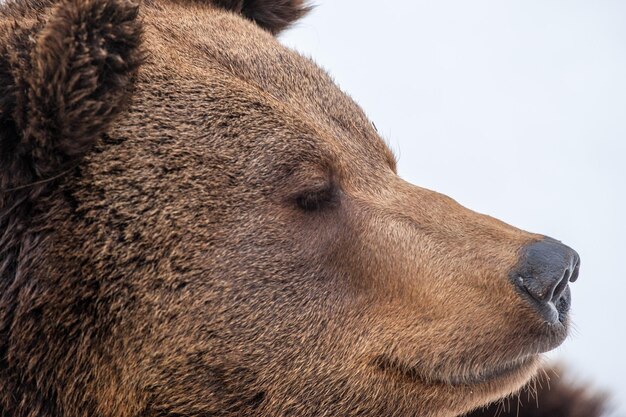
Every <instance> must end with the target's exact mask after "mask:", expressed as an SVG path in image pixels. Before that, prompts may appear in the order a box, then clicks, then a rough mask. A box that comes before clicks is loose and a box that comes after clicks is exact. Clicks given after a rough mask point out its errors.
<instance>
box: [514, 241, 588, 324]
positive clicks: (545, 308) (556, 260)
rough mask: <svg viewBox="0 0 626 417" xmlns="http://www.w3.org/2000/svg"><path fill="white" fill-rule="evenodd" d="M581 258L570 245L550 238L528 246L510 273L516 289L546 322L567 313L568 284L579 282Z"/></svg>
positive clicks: (556, 319) (568, 303)
mask: <svg viewBox="0 0 626 417" xmlns="http://www.w3.org/2000/svg"><path fill="white" fill-rule="evenodd" d="M579 268H580V257H579V256H578V253H576V251H574V250H573V249H572V248H570V247H569V246H566V245H564V244H562V243H561V242H558V241H556V240H554V239H551V238H545V239H544V240H542V241H539V242H534V243H531V244H529V245H527V246H526V247H525V248H524V249H523V250H522V258H521V259H520V263H519V264H518V268H517V269H516V271H514V273H513V276H512V278H513V280H514V282H515V284H516V285H517V286H518V288H519V289H520V290H521V291H522V292H523V293H525V294H527V295H528V297H526V298H528V299H529V301H530V303H531V304H532V305H533V307H534V308H535V309H536V310H537V311H538V312H539V314H540V315H541V316H542V317H543V318H544V319H545V320H546V321H547V322H548V323H556V322H557V321H558V320H559V315H560V314H565V313H567V311H568V310H569V305H570V294H569V288H568V285H567V284H568V283H569V282H570V281H571V282H574V281H576V279H578V271H579Z"/></svg>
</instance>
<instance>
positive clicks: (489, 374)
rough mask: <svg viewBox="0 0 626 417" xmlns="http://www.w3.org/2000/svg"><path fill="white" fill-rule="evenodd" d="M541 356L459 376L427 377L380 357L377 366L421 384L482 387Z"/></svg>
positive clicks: (413, 368) (439, 375)
mask: <svg viewBox="0 0 626 417" xmlns="http://www.w3.org/2000/svg"><path fill="white" fill-rule="evenodd" d="M538 356H539V355H530V356H526V357H523V358H519V359H516V360H512V361H510V362H506V363H504V364H500V365H498V366H494V367H489V366H485V367H484V368H483V369H481V370H480V371H477V372H467V373H464V374H461V373H460V374H457V375H445V374H430V375H425V374H424V373H423V372H421V371H420V369H419V368H418V367H413V366H410V365H407V364H405V363H403V362H401V361H400V360H397V359H393V358H388V357H383V356H380V357H378V358H377V360H376V364H377V366H378V367H379V368H380V369H381V370H384V371H388V372H393V373H394V374H397V375H401V376H402V377H404V378H408V379H410V380H413V381H415V382H418V383H420V384H426V385H435V384H445V385H452V386H463V385H480V384H485V383H489V382H493V381H495V380H498V379H504V378H506V377H509V376H511V375H513V374H515V373H517V372H519V371H520V370H522V369H524V368H526V367H527V366H531V365H532V364H533V363H534V362H535V361H536V360H537V359H538Z"/></svg>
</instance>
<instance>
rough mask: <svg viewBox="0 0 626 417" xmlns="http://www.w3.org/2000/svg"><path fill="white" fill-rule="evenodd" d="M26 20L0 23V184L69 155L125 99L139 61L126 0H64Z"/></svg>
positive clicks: (51, 171) (27, 178)
mask: <svg viewBox="0 0 626 417" xmlns="http://www.w3.org/2000/svg"><path fill="white" fill-rule="evenodd" d="M46 15H47V16H45V17H41V18H39V20H38V22H37V23H35V24H34V25H31V26H29V27H21V26H20V24H19V23H13V24H7V26H5V27H1V26H0V56H2V57H3V58H2V59H1V60H0V61H1V62H0V189H3V190H6V189H10V188H15V187H21V186H24V185H26V184H27V183H28V182H33V181H40V180H44V179H47V178H50V177H53V176H54V175H58V174H59V173H60V172H62V171H63V170H64V169H68V167H70V166H72V165H73V164H75V163H76V161H77V159H78V158H80V157H81V156H82V155H84V154H85V153H86V152H87V151H88V150H89V148H90V147H91V146H92V144H93V143H94V142H95V141H96V139H98V137H100V136H101V134H102V133H104V132H105V131H106V129H107V128H108V126H109V125H110V124H111V122H112V121H113V119H114V118H115V116H116V115H117V114H119V113H120V111H122V110H123V109H124V107H125V104H126V103H127V102H128V100H129V98H130V94H131V88H132V84H133V80H134V78H135V77H134V75H135V73H136V70H137V68H138V67H139V65H140V63H141V61H142V53H141V50H140V39H141V24H140V21H139V19H138V18H137V16H138V7H137V5H136V4H133V3H130V2H128V1H127V0H65V1H62V2H60V3H58V4H55V5H54V6H52V7H51V8H50V9H49V10H48V11H47V12H46Z"/></svg>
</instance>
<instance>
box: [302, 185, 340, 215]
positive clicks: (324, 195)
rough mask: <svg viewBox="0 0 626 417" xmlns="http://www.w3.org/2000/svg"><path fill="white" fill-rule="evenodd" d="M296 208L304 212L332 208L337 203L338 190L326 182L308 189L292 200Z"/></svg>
mask: <svg viewBox="0 0 626 417" xmlns="http://www.w3.org/2000/svg"><path fill="white" fill-rule="evenodd" d="M294 201H295V204H296V206H297V207H298V208H299V209H300V210H302V211H305V212H317V211H321V210H324V209H326V208H332V207H335V206H337V204H338V203H339V189H338V188H337V186H336V185H335V184H334V183H332V182H328V183H325V184H320V185H319V186H317V187H313V188H309V189H307V190H304V191H302V192H300V193H298V194H296V196H295V198H294Z"/></svg>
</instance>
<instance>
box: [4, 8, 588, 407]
mask: <svg viewBox="0 0 626 417" xmlns="http://www.w3.org/2000/svg"><path fill="white" fill-rule="evenodd" d="M306 11H307V7H306V5H304V4H303V2H302V1H300V0H213V1H209V0H197V1H193V0H146V1H145V2H144V3H143V4H141V5H138V4H135V3H132V2H130V1H128V0H8V1H7V2H6V3H5V4H3V5H1V6H0V57H1V58H0V415H1V416H2V417H26V416H28V417H44V416H46V417H52V416H56V417H62V416H66V417H78V416H85V417H86V416H102V417H130V416H146V417H151V416H154V417H156V416H159V417H163V416H172V417H174V416H188V417H191V416H302V417H304V416H422V417H453V416H458V415H461V414H463V413H466V412H469V411H471V410H473V409H476V408H478V407H481V406H484V405H485V404H488V403H490V402H493V401H497V400H498V399H500V398H502V397H505V396H507V395H509V394H511V393H514V392H516V391H517V390H519V389H520V387H522V386H523V385H524V384H526V383H527V382H528V381H529V380H530V379H531V378H533V376H534V375H535V374H536V373H537V371H538V368H539V366H540V355H541V353H542V352H545V351H548V350H550V349H552V348H554V347H555V346H557V345H559V344H560V343H561V342H562V341H563V340H564V338H565V336H566V334H567V328H568V323H569V321H568V310H569V305H570V295H569V294H570V293H569V286H568V283H569V282H571V281H574V280H575V279H576V278H577V276H578V268H579V258H578V255H577V254H576V253H575V252H574V251H573V250H572V249H570V248H569V247H567V246H565V245H563V244H561V243H559V242H558V241H556V240H553V239H550V238H547V237H544V236H542V235H537V234H531V233H527V232H524V231H522V230H519V229H516V228H514V227H511V226H509V225H506V224H504V223H502V222H500V221H498V220H495V219H493V218H490V217H488V216H484V215H480V214H477V213H474V212H472V211H470V210H468V209H466V208H464V207H462V206H460V205H459V204H457V203H456V202H455V201H453V200H451V199H450V198H448V197H445V196H443V195H440V194H437V193H435V192H432V191H428V190H425V189H422V188H419V187H416V186H413V185H411V184H408V183H406V182H404V181H403V180H402V179H400V178H399V177H398V175H397V174H396V162H395V159H394V156H393V154H392V153H391V152H390V151H389V149H388V148H387V146H386V145H385V143H384V142H383V141H382V140H381V139H380V137H379V136H378V134H377V132H376V130H375V128H374V127H373V125H372V124H371V123H370V122H369V121H368V120H367V118H366V117H365V115H364V113H363V112H362V110H361V109H360V108H359V107H358V106H357V105H356V104H355V103H354V102H353V101H352V100H351V99H350V98H349V97H348V96H346V95H345V94H344V93H342V92H341V91H340V90H339V89H338V88H337V87H336V86H335V85H334V84H333V82H332V80H331V79H330V78H329V76H328V75H327V74H325V73H324V72H323V71H322V70H320V69H319V68H318V67H317V66H316V65H315V64H314V63H313V62H311V61H310V60H308V59H306V58H303V57H302V56H300V55H298V54H297V53H295V52H293V51H290V50H288V49H286V48H284V47H283V46H281V45H280V44H279V43H278V42H277V41H276V40H275V39H274V37H273V35H274V34H276V33H278V32H280V31H281V30H282V29H284V28H285V27H287V26H288V25H289V24H290V23H292V22H293V21H294V20H295V19H297V18H298V17H300V16H302V15H303V14H304V13H305V12H306ZM543 394H544V393H543V391H542V392H541V395H543ZM548 395H549V394H548ZM540 397H541V396H540ZM540 406H541V404H540ZM526 409H528V410H530V409H531V407H530V406H529V407H527V408H526ZM534 409H536V407H534ZM590 410H591V411H589V413H590V414H588V415H587V417H591V415H592V414H593V413H598V414H599V413H600V411H597V410H599V408H598V409H597V410H596V409H590ZM490 412H491V411H490V409H486V411H479V412H477V413H485V415H487V413H490ZM553 413H554V414H552V415H553V417H562V416H566V415H569V414H566V413H569V412H568V411H563V412H562V413H561V412H560V411H559V412H558V413H559V414H555V413H557V412H556V411H555V412H553ZM529 415H530V414H529Z"/></svg>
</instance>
